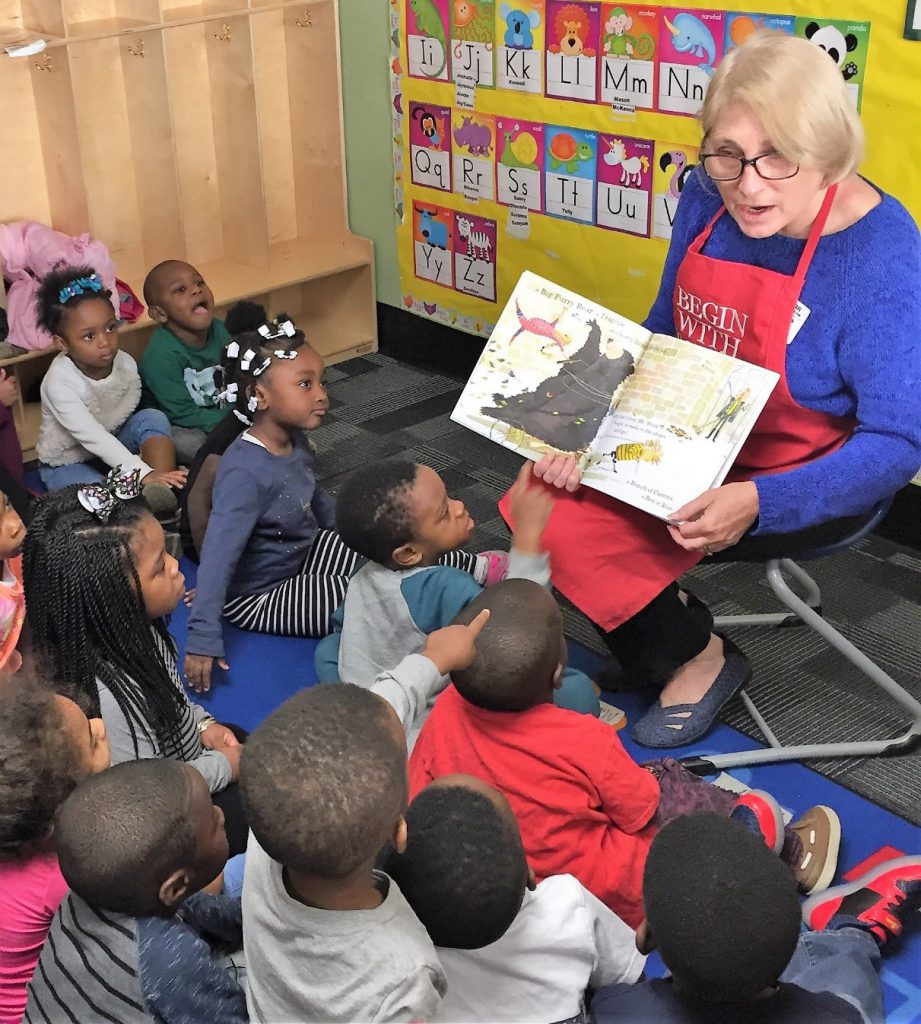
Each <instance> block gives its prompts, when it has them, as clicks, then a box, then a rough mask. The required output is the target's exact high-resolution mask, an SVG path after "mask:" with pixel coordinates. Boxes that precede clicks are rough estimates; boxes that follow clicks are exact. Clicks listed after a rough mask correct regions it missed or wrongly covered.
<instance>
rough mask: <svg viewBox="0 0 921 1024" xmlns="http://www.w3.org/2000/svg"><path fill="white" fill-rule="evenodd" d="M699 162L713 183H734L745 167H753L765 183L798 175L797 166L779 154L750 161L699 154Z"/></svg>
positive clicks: (765, 154) (734, 157) (754, 158)
mask: <svg viewBox="0 0 921 1024" xmlns="http://www.w3.org/2000/svg"><path fill="white" fill-rule="evenodd" d="M700 162H701V163H702V164H703V165H704V170H705V171H706V172H707V175H708V176H709V177H710V178H712V179H713V180H714V181H736V180H737V179H738V178H741V177H742V173H743V172H744V170H745V168H746V167H754V168H755V172H756V173H757V174H758V175H759V176H760V177H762V178H764V179H765V180H766V181H783V180H784V179H785V178H792V177H794V176H795V175H796V174H798V173H799V164H795V163H793V161H792V160H788V159H787V158H786V157H785V156H781V154H780V153H764V154H762V155H761V156H756V157H752V159H751V160H747V159H745V157H741V156H726V155H725V154H723V153H701V155H700Z"/></svg>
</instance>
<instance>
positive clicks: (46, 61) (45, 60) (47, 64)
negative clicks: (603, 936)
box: [34, 53, 54, 71]
mask: <svg viewBox="0 0 921 1024" xmlns="http://www.w3.org/2000/svg"><path fill="white" fill-rule="evenodd" d="M34 65H35V70H36V71H54V65H53V64H52V63H51V57H50V56H49V55H48V54H47V53H43V54H42V59H41V63H39V62H38V61H35V62H34Z"/></svg>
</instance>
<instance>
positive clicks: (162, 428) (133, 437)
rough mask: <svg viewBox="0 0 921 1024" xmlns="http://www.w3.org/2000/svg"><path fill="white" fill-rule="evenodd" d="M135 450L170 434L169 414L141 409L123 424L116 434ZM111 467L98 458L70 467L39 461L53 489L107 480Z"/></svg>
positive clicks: (41, 473) (136, 452) (41, 472)
mask: <svg viewBox="0 0 921 1024" xmlns="http://www.w3.org/2000/svg"><path fill="white" fill-rule="evenodd" d="M115 436H116V437H117V438H118V439H119V441H121V443H122V444H123V445H124V446H125V447H126V448H127V449H128V451H129V452H131V454H132V455H139V454H140V451H141V445H142V444H143V443H144V442H145V441H149V440H150V438H152V437H169V436H170V425H169V420H168V419H167V418H166V413H164V412H161V411H160V410H159V409H138V411H137V412H134V413H132V414H131V415H130V416H129V417H128V419H126V420H125V422H124V423H123V424H122V426H121V428H120V429H119V431H118V433H117V434H116V435H115ZM110 468H114V467H108V466H104V464H103V463H102V462H100V461H99V460H98V459H93V460H92V461H91V462H72V463H71V464H70V465H68V466H46V465H45V464H44V463H39V467H38V475H39V476H40V477H41V478H42V483H43V484H44V485H45V487H46V488H47V489H48V490H49V491H56V490H58V489H59V488H61V487H67V486H68V485H69V484H97V483H99V482H100V481H101V480H104V479H105V477H106V473H108V471H109V469H110Z"/></svg>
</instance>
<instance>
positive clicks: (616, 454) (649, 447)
mask: <svg viewBox="0 0 921 1024" xmlns="http://www.w3.org/2000/svg"><path fill="white" fill-rule="evenodd" d="M661 461H662V442H661V441H658V440H654V439H652V438H650V439H649V440H648V441H628V442H627V443H626V444H619V445H618V446H617V447H616V448H615V449H614V451H612V452H611V464H612V466H613V468H614V472H615V473H616V472H617V463H618V462H636V463H640V462H651V463H652V464H653V465H654V466H658V464H659V463H660V462H661Z"/></svg>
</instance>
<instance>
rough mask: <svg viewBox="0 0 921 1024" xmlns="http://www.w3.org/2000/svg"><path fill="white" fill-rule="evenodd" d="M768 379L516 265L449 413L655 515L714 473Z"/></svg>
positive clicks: (757, 408)
mask: <svg viewBox="0 0 921 1024" xmlns="http://www.w3.org/2000/svg"><path fill="white" fill-rule="evenodd" d="M778 379H779V377H778V375H777V374H776V373H774V372H772V371H770V370H765V369H762V368H761V367H760V366H753V365H752V364H751V363H746V362H743V361H742V360H741V359H736V358H733V357H732V356H728V355H724V354H723V353H721V352H715V351H713V350H711V349H706V348H703V347H701V346H700V345H695V344H692V343H691V342H689V341H682V340H681V339H679V338H670V337H666V336H665V335H661V334H651V333H650V332H649V331H647V330H646V329H645V328H643V327H641V326H640V325H639V324H635V323H633V322H632V321H631V320H627V319H626V318H625V317H622V316H619V315H618V314H617V313H613V312H612V311H611V310H609V309H605V308H604V307H603V306H600V305H598V303H596V302H592V301H590V300H589V299H586V298H583V297H582V296H581V295H577V294H576V293H575V292H571V291H567V290H566V289H565V288H561V287H560V286H559V285H555V284H553V283H552V282H550V281H546V280H544V279H543V278H541V277H538V276H537V275H536V274H532V273H530V272H528V271H525V273H523V274H522V275H521V278H520V279H519V281H518V284H517V285H516V286H515V290H514V291H513V292H512V295H511V297H510V299H509V301H508V304H507V305H506V307H505V309H504V310H503V311H502V315H501V316H500V317H499V320H498V322H497V323H496V328H495V330H494V331H493V333H492V335H491V337H490V339H489V341H488V342H487V344H486V348H485V349H484V351H483V354H482V356H481V357H480V360H479V362H478V363H477V365H476V367H475V368H474V370H473V373H472V374H471V376H470V380H469V381H468V382H467V385H466V387H465V388H464V391H463V394H462V395H461V397H460V400H459V401H458V403H457V406H456V408H455V409H454V412H453V413H452V414H451V418H452V419H453V420H455V421H456V422H458V423H461V424H463V425H464V426H465V427H469V428H470V429H471V430H475V431H476V432H477V433H478V434H482V435H483V436H484V437H488V438H490V439H491V440H493V441H497V442H498V443H499V444H501V445H504V446H505V447H506V448H511V449H514V450H515V451H518V452H521V454H522V455H525V456H527V457H528V458H530V459H535V460H536V459H539V458H540V457H541V456H542V455H545V454H547V453H548V452H562V453H566V454H572V455H574V456H575V457H576V458H577V460H578V462H579V465H580V467H581V468H582V481H583V483H585V484H587V485H588V486H589V487H594V488H596V489H597V490H599V491H604V493H605V494H610V495H612V496H613V497H615V498H619V499H620V500H621V501H626V502H627V503H628V504H630V505H635V506H636V507H637V508H641V509H643V510H644V511H647V512H650V513H652V514H653V515H655V516H658V517H659V518H662V519H666V518H668V517H669V516H670V515H671V513H673V512H674V511H676V510H677V509H679V508H680V507H681V506H682V505H684V504H685V503H686V502H688V501H690V500H691V499H692V498H696V497H697V496H698V495H699V494H702V493H703V492H704V491H706V490H708V489H709V488H711V487H716V486H718V485H719V484H720V483H722V481H723V479H724V477H725V476H726V474H727V473H728V471H729V468H730V467H731V466H732V464H733V462H734V461H735V459H736V456H737V455H738V453H739V450H740V449H741V447H742V445H743V444H744V442H745V439H746V438H747V437H748V435H749V433H750V431H751V429H752V427H753V426H754V424H755V421H756V420H757V419H758V416H759V414H760V413H761V410H762V409H763V408H764V405H765V403H766V402H767V400H768V397H769V396H770V394H771V391H772V390H773V389H774V386H775V384H776V383H777V381H778Z"/></svg>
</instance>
